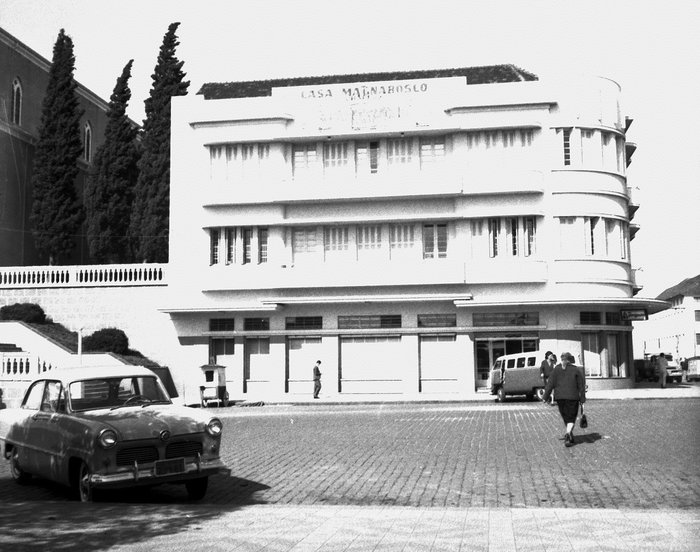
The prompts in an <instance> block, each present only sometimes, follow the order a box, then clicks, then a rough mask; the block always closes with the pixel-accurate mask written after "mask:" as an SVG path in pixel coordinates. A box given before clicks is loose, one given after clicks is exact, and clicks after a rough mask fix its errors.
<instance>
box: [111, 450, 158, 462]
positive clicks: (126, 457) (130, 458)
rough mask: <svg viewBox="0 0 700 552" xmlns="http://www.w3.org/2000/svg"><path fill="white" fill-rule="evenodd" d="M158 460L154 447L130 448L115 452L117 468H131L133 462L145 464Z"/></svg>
mask: <svg viewBox="0 0 700 552" xmlns="http://www.w3.org/2000/svg"><path fill="white" fill-rule="evenodd" d="M156 460H158V449H157V448H156V447H132V448H125V449H122V450H119V451H117V466H131V465H133V464H134V462H137V463H139V464H147V463H149V462H155V461H156Z"/></svg>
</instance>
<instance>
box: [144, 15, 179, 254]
mask: <svg viewBox="0 0 700 552" xmlns="http://www.w3.org/2000/svg"><path fill="white" fill-rule="evenodd" d="M179 25H180V23H171V24H170V26H169V27H168V32H167V33H166V34H165V36H164V37H163V44H162V45H161V47H160V53H159V55H158V62H157V64H156V67H155V71H154V73H153V75H152V76H151V78H152V80H153V86H152V88H151V92H150V95H149V97H148V98H147V99H146V101H145V102H144V104H145V111H146V119H145V120H144V123H143V140H142V145H143V155H142V156H141V159H140V161H139V176H138V180H137V182H136V189H135V190H134V208H133V210H132V213H131V224H130V235H131V237H132V240H133V244H134V252H135V255H136V260H139V261H144V262H165V261H167V260H168V226H169V218H170V98H172V97H173V96H184V95H186V94H187V88H188V86H189V85H190V83H189V81H183V79H184V77H185V73H183V71H182V65H183V62H181V61H178V59H177V58H176V57H175V48H176V47H177V46H178V45H179V44H180V43H179V42H178V40H177V36H176V35H175V31H176V30H177V28H178V26H179Z"/></svg>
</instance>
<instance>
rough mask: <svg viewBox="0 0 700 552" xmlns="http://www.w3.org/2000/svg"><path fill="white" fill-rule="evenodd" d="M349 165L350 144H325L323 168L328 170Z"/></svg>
mask: <svg viewBox="0 0 700 552" xmlns="http://www.w3.org/2000/svg"><path fill="white" fill-rule="evenodd" d="M347 164H348V143H347V142H329V143H324V144H323V166H324V168H326V169H329V168H333V167H345V166H347Z"/></svg>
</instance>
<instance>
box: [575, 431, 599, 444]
mask: <svg viewBox="0 0 700 552" xmlns="http://www.w3.org/2000/svg"><path fill="white" fill-rule="evenodd" d="M574 435H575V441H574V446H576V445H581V444H584V443H585V444H589V445H590V444H591V443H595V442H596V441H600V440H601V439H602V438H603V436H602V435H601V434H600V433H575V434H574Z"/></svg>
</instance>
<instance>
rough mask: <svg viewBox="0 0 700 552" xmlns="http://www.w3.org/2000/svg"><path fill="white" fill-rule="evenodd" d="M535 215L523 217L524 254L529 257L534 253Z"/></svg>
mask: <svg viewBox="0 0 700 552" xmlns="http://www.w3.org/2000/svg"><path fill="white" fill-rule="evenodd" d="M535 224H536V222H535V217H525V219H524V226H525V256H526V257H530V256H532V255H534V254H535V230H536V226H535Z"/></svg>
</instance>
